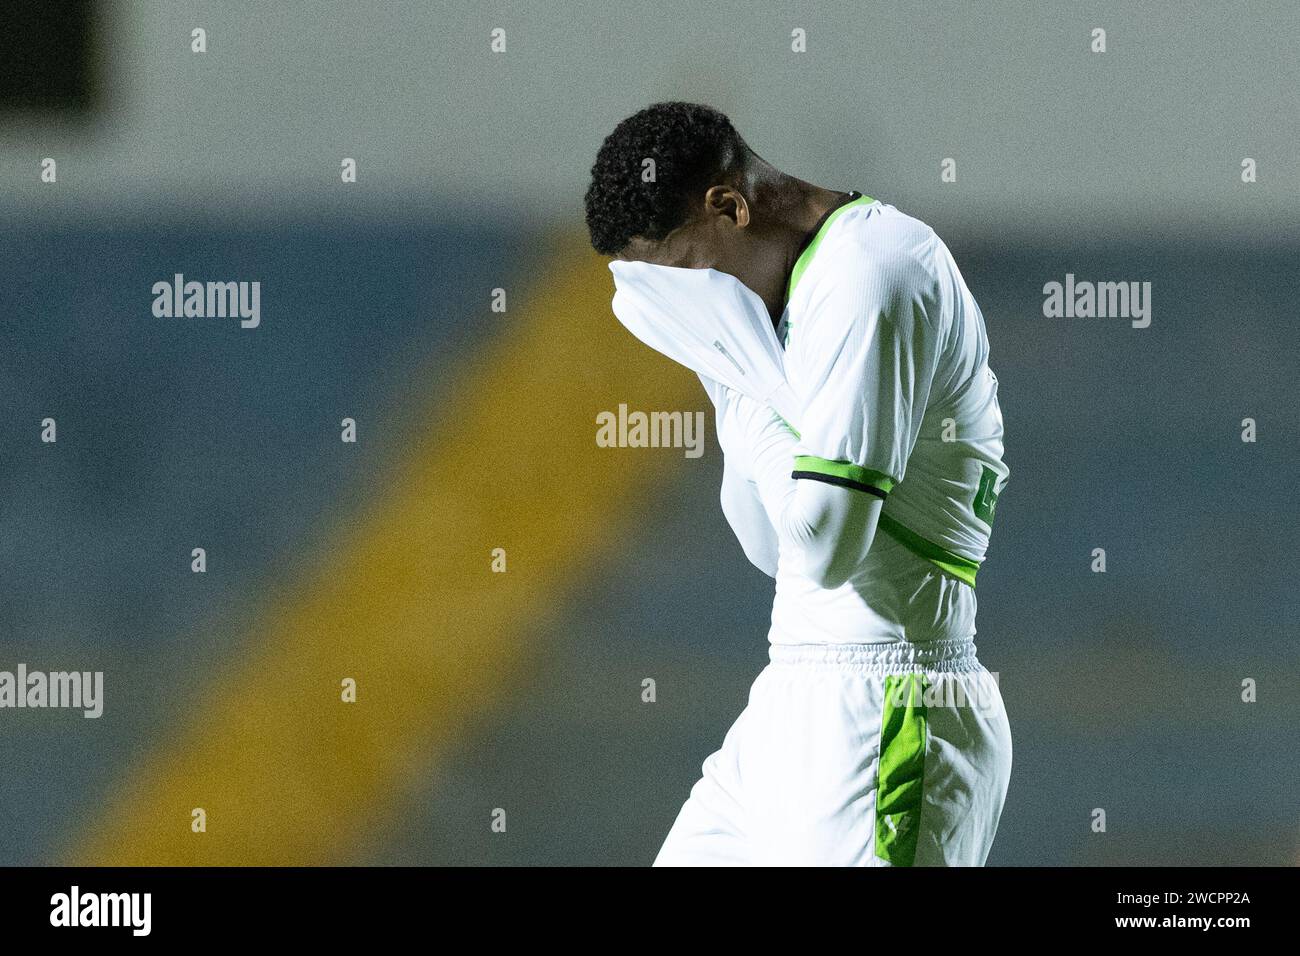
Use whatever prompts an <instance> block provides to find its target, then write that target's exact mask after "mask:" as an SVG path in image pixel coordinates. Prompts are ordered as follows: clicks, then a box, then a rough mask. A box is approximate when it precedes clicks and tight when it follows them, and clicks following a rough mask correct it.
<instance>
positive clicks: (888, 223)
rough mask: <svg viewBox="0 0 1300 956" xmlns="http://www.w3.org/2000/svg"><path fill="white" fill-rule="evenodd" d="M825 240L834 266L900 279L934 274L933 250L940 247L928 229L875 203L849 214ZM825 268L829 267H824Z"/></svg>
mask: <svg viewBox="0 0 1300 956" xmlns="http://www.w3.org/2000/svg"><path fill="white" fill-rule="evenodd" d="M838 225H839V227H840V228H838V229H837V230H835V231H834V233H833V234H832V235H830V236H827V240H829V241H828V246H829V248H828V249H827V250H826V251H827V252H828V253H829V254H830V255H829V257H828V258H830V259H834V260H835V262H834V265H837V266H838V267H839V268H841V269H849V270H850V271H858V272H867V273H868V274H875V275H888V274H890V273H891V272H901V273H902V275H901V276H900V278H905V277H909V276H916V277H919V276H922V275H924V274H926V273H929V274H936V273H937V270H936V267H935V261H934V260H935V250H936V248H937V247H940V246H942V242H941V241H940V239H939V236H938V234H936V233H935V231H934V230H933V229H931V228H930V226H929V225H927V224H926V223H924V222H922V221H921V220H920V219H917V218H916V217H915V216H909V215H907V214H906V213H904V212H901V211H900V210H898V209H897V208H895V207H894V206H891V205H889V204H888V203H882V202H880V201H879V200H877V201H876V202H873V203H871V204H870V205H865V206H859V207H856V208H854V209H851V210H849V211H848V212H847V213H846V214H845V215H844V217H843V218H842V220H841V222H840V223H838ZM828 264H829V263H828Z"/></svg>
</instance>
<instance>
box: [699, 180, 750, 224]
mask: <svg viewBox="0 0 1300 956" xmlns="http://www.w3.org/2000/svg"><path fill="white" fill-rule="evenodd" d="M704 208H705V211H707V212H708V213H710V214H711V215H715V216H726V217H727V218H728V219H730V220H731V221H732V222H733V223H735V224H736V226H737V227H739V228H742V229H743V228H744V227H745V226H748V225H749V203H747V202H745V197H744V196H742V195H741V194H740V190H738V189H736V187H735V186H710V187H709V191H708V192H706V193H705V194H704Z"/></svg>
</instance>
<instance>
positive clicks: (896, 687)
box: [875, 674, 926, 866]
mask: <svg viewBox="0 0 1300 956" xmlns="http://www.w3.org/2000/svg"><path fill="white" fill-rule="evenodd" d="M925 686H926V681H925V676H924V675H922V674H891V675H889V676H888V677H886V678H885V706H884V710H883V711H882V712H881V715H880V764H879V769H878V772H877V776H876V848H875V849H876V856H877V857H879V858H880V859H882V860H884V861H885V862H887V863H892V864H893V865H894V866H911V865H912V862H913V861H914V860H915V859H916V840H917V836H918V834H919V833H920V829H921V803H922V799H923V796H924V788H925V739H926V708H925V703H924V700H925Z"/></svg>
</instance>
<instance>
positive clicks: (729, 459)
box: [700, 376, 780, 578]
mask: <svg viewBox="0 0 1300 956" xmlns="http://www.w3.org/2000/svg"><path fill="white" fill-rule="evenodd" d="M700 380H701V381H702V382H703V383H704V388H705V391H707V392H708V393H709V397H710V398H711V399H712V400H713V404H714V405H715V406H716V407H717V416H716V422H717V431H718V444H719V446H721V448H722V453H723V457H722V493H721V501H722V513H723V515H724V516H725V517H726V519H727V523H728V524H729V525H731V530H732V531H733V532H734V533H735V535H736V540H737V541H739V542H740V547H741V550H743V551H744V552H745V557H747V558H748V559H749V562H750V563H751V564H752V565H754V567H756V568H758V569H759V570H760V571H762V572H763V573H764V574H766V575H767V576H768V577H770V578H774V577H776V567H777V559H778V557H779V554H780V548H779V544H778V541H777V535H776V529H775V528H773V527H772V523H771V522H770V521H769V520H768V517H767V512H766V511H765V510H764V509H763V502H762V501H761V500H760V499H759V497H758V486H757V485H756V484H755V483H754V481H753V478H752V476H751V473H750V470H749V461H750V455H749V453H748V450H747V448H745V447H744V446H745V442H746V441H747V438H746V435H745V431H744V427H743V424H742V422H741V420H740V419H739V417H738V408H739V400H740V398H741V395H740V393H739V392H737V391H736V390H734V389H731V388H727V387H726V386H724V385H721V384H719V383H718V382H714V381H712V380H711V379H708V378H706V377H704V376H701V377H700Z"/></svg>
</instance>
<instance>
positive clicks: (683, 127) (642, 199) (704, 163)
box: [585, 103, 749, 256]
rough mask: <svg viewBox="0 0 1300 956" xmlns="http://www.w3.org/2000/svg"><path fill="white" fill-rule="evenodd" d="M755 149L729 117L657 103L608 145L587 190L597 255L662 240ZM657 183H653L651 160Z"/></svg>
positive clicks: (599, 154) (693, 106)
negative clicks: (635, 241)
mask: <svg viewBox="0 0 1300 956" xmlns="http://www.w3.org/2000/svg"><path fill="white" fill-rule="evenodd" d="M748 156H749V147H748V146H747V145H745V141H744V140H743V139H741V138H740V134H739V133H737V132H736V129H735V127H734V126H732V125H731V120H729V119H727V117H726V116H724V115H723V114H722V113H719V112H718V111H717V110H715V109H713V108H711V107H708V106H701V105H699V104H697V103H656V104H654V105H653V106H647V107H646V108H645V109H643V110H641V111H640V112H637V113H634V114H633V115H631V116H629V117H628V118H627V119H625V120H623V122H621V123H619V124H618V126H616V127H614V132H612V133H610V134H609V135H608V136H606V137H605V141H604V142H603V143H601V144H600V150H599V151H598V152H597V153H596V162H595V163H594V164H593V165H592V167H591V185H590V186H588V187H587V196H586V200H585V203H586V208H587V229H588V230H589V231H590V233H591V245H592V247H593V248H594V249H595V250H596V251H597V252H599V253H600V254H602V255H606V256H612V255H615V254H617V253H618V252H619V251H620V250H622V249H623V248H624V247H626V246H627V244H628V242H629V241H630V240H631V239H632V238H633V237H635V236H641V237H644V238H646V239H651V240H658V239H662V238H664V236H666V235H668V233H670V232H672V231H673V230H674V229H676V228H677V227H678V226H680V225H681V224H682V222H683V221H684V220H685V218H686V212H687V210H688V209H689V207H690V202H691V197H692V196H694V195H697V194H699V193H700V192H702V191H703V190H705V189H707V188H708V186H710V185H713V184H715V183H716V182H718V181H720V177H722V176H723V175H724V174H726V173H729V172H733V171H735V170H738V169H741V168H743V167H744V165H745V163H746V162H747V160H748ZM647 159H653V160H654V180H653V181H652V182H645V181H644V178H643V170H644V169H645V168H646V167H645V160H647Z"/></svg>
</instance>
